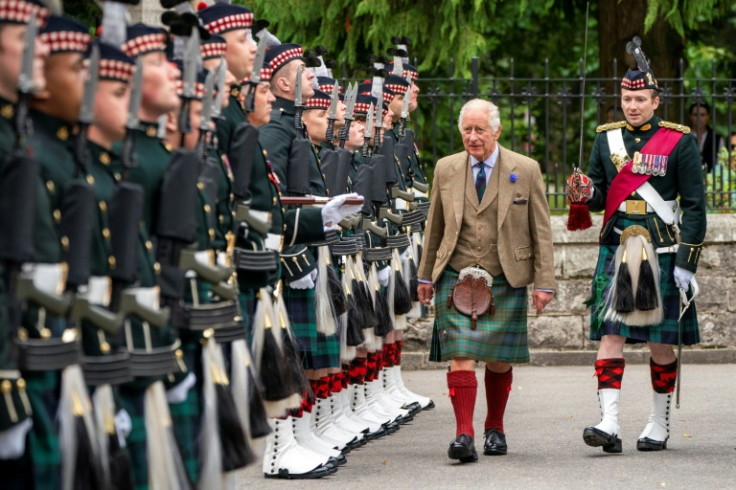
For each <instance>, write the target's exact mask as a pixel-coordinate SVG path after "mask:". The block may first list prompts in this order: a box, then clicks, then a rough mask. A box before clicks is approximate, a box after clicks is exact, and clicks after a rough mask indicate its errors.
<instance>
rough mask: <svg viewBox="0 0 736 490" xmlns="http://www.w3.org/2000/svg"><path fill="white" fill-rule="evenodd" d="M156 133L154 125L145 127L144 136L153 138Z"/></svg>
mask: <svg viewBox="0 0 736 490" xmlns="http://www.w3.org/2000/svg"><path fill="white" fill-rule="evenodd" d="M157 134H158V129H156V128H155V127H154V126H148V127H147V128H146V136H148V137H149V138H154V137H155V136H156V135H157Z"/></svg>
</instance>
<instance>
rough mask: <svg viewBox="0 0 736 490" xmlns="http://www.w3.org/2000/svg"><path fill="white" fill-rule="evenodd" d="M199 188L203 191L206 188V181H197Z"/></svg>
mask: <svg viewBox="0 0 736 490" xmlns="http://www.w3.org/2000/svg"><path fill="white" fill-rule="evenodd" d="M197 189H199V190H200V191H203V190H204V182H197Z"/></svg>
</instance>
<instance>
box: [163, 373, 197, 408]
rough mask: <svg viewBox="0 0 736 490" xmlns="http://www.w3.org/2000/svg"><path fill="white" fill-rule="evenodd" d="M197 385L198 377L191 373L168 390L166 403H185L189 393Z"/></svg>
mask: <svg viewBox="0 0 736 490" xmlns="http://www.w3.org/2000/svg"><path fill="white" fill-rule="evenodd" d="M195 384H197V377H196V376H195V375H194V373H192V372H190V373H189V374H187V377H186V378H184V379H183V380H181V381H179V383H178V384H176V385H174V386H172V387H171V388H169V389H168V390H166V401H167V402H169V403H183V402H184V401H185V400H186V399H187V393H189V390H190V389H192V387H193V386H194V385H195Z"/></svg>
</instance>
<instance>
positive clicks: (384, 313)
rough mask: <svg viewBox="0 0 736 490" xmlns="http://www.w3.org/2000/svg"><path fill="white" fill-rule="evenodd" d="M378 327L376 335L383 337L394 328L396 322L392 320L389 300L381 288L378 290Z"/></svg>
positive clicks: (375, 330)
mask: <svg viewBox="0 0 736 490" xmlns="http://www.w3.org/2000/svg"><path fill="white" fill-rule="evenodd" d="M375 310H376V320H377V323H376V328H375V329H374V330H373V332H374V333H375V334H376V337H383V336H385V335H386V334H388V333H389V332H390V331H391V330H393V329H394V323H393V321H392V320H391V313H390V312H389V310H388V302H387V301H386V296H385V295H384V293H383V292H381V291H380V290H378V291H376V302H375Z"/></svg>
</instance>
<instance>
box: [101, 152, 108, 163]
mask: <svg viewBox="0 0 736 490" xmlns="http://www.w3.org/2000/svg"><path fill="white" fill-rule="evenodd" d="M100 162H101V163H102V164H103V165H110V155H109V154H108V153H107V152H104V151H103V152H102V153H100Z"/></svg>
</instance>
